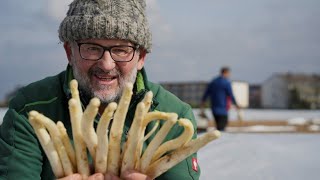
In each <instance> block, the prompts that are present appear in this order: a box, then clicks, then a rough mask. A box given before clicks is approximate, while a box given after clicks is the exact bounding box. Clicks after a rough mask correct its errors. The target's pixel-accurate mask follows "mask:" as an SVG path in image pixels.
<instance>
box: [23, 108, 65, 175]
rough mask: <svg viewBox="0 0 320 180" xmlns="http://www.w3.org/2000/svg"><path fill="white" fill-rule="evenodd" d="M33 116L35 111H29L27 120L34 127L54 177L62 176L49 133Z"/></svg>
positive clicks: (58, 159) (60, 166)
mask: <svg viewBox="0 0 320 180" xmlns="http://www.w3.org/2000/svg"><path fill="white" fill-rule="evenodd" d="M35 116H36V114H35V112H34V111H31V112H30V113H29V122H30V124H31V125H32V127H33V129H34V131H35V133H36V135H37V137H38V140H39V142H40V144H41V146H42V148H43V150H44V152H45V154H46V155H47V158H48V160H49V163H50V165H51V167H52V171H53V173H54V175H55V177H56V178H61V177H64V172H63V168H62V164H61V161H60V157H59V155H58V152H57V150H56V148H55V147H54V144H53V142H52V141H51V138H50V135H49V133H48V132H47V130H46V129H45V127H44V126H43V125H42V124H39V123H38V122H37V121H36V119H35Z"/></svg>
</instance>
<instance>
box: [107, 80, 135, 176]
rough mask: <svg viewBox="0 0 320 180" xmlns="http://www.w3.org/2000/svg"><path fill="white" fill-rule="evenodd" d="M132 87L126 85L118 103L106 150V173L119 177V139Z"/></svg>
mask: <svg viewBox="0 0 320 180" xmlns="http://www.w3.org/2000/svg"><path fill="white" fill-rule="evenodd" d="M132 88H133V85H132V84H131V83H127V84H126V86H125V88H124V90H123V93H122V97H121V99H120V102H119V104H118V109H117V110H116V112H115V114H114V119H113V122H112V126H111V131H110V137H109V147H108V148H109V149H108V165H107V172H111V173H112V174H114V175H116V176H119V174H120V164H121V162H120V161H121V147H120V145H121V137H122V133H123V126H124V121H125V119H126V115H127V112H128V108H129V104H130V101H131V96H132Z"/></svg>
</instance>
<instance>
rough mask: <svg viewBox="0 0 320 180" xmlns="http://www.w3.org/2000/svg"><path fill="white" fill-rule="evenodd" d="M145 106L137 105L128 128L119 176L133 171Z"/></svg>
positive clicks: (142, 104)
mask: <svg viewBox="0 0 320 180" xmlns="http://www.w3.org/2000/svg"><path fill="white" fill-rule="evenodd" d="M145 112H146V110H145V105H144V103H143V102H140V103H139V104H138V105H137V109H136V112H135V115H134V118H133V122H132V125H131V127H130V130H129V133H128V138H127V141H126V144H125V147H124V151H123V158H122V165H121V175H120V177H122V176H123V173H124V172H125V171H127V170H133V169H134V166H135V158H136V157H135V153H136V149H137V145H138V140H139V139H138V134H139V133H140V132H141V129H142V121H143V117H144V114H145Z"/></svg>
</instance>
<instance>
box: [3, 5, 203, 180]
mask: <svg viewBox="0 0 320 180" xmlns="http://www.w3.org/2000/svg"><path fill="white" fill-rule="evenodd" d="M145 8H146V3H145V1H144V0H74V1H73V2H72V3H71V4H70V8H69V11H68V13H67V16H66V17H65V19H64V20H63V21H62V22H61V25H60V28H59V38H60V40H61V41H62V42H63V44H64V49H65V52H66V56H67V59H68V66H67V69H66V70H65V71H63V72H61V73H59V74H58V75H56V76H52V77H47V78H45V79H42V80H40V81H37V82H34V83H32V84H30V85H28V86H26V87H24V88H22V89H21V90H20V91H19V92H18V93H17V95H16V96H15V97H14V98H13V99H12V100H11V102H10V105H9V110H8V111H7V113H6V115H5V117H4V120H3V124H2V125H1V126H0V179H32V180H34V179H55V177H54V174H53V172H52V169H51V167H50V163H49V160H48V158H47V157H46V155H45V153H44V151H43V149H42V147H41V145H40V143H39V141H38V140H37V137H36V135H35V132H34V130H33V128H32V127H31V125H30V124H29V122H28V119H27V117H28V113H29V112H30V111H31V110H37V111H39V112H41V113H43V114H45V115H46V116H48V117H49V118H50V119H52V120H54V121H58V120H60V121H62V122H63V124H64V125H65V126H66V129H67V132H68V134H69V137H70V139H71V140H72V134H71V133H72V132H71V124H70V117H69V112H68V100H69V99H70V87H69V82H70V81H71V80H72V79H76V80H77V81H78V82H79V90H80V98H81V102H82V105H83V107H86V105H87V104H88V103H89V100H90V99H91V98H92V97H97V98H99V99H100V101H101V106H100V110H99V113H100V114H101V113H102V111H103V110H104V108H105V107H106V106H107V105H108V104H109V103H110V102H113V101H115V102H118V100H119V98H120V97H121V94H122V91H123V88H124V84H125V83H126V82H132V83H134V89H133V91H134V92H133V97H132V101H131V104H130V108H129V111H128V114H127V118H126V122H125V127H124V129H129V128H130V125H131V122H132V118H133V114H134V111H135V107H136V105H137V103H138V102H140V101H141V99H142V98H143V97H144V94H145V93H146V92H147V91H152V92H153V94H154V97H153V101H152V102H153V103H152V105H151V111H155V110H157V111H163V112H175V113H177V114H178V116H179V117H181V118H182V117H183V118H188V119H190V120H191V121H192V123H193V126H194V128H196V127H197V126H196V123H195V120H194V115H193V113H192V109H191V107H190V106H189V105H187V104H185V103H183V102H182V101H180V100H179V99H178V98H176V97H175V96H173V95H172V94H171V93H169V92H168V91H166V90H164V89H163V88H162V87H161V86H160V85H158V84H155V83H152V82H150V81H148V79H147V75H146V71H145V69H144V62H145V60H146V56H147V53H149V52H150V51H151V33H150V31H149V26H148V22H147V18H146V14H145ZM98 121H99V117H97V119H96V121H95V122H98ZM153 125H154V123H150V124H149V125H148V127H147V131H150V130H151V129H152V127H153ZM182 131H183V128H181V127H178V126H177V125H176V126H174V127H173V128H172V130H171V131H170V132H169V134H168V136H167V138H166V140H170V139H173V138H176V137H178V136H179V135H180V134H181V133H182ZM124 132H126V131H124ZM193 138H196V133H195V134H194V135H193ZM149 142H150V141H147V144H148V143H149ZM196 158H197V154H196V153H195V154H192V155H191V156H189V157H188V158H186V159H185V160H183V161H182V162H180V163H179V164H177V165H176V166H174V167H173V168H171V169H170V170H168V171H167V172H166V173H164V174H162V175H161V176H159V177H158V178H157V179H184V180H186V179H193V180H194V179H198V178H199V176H200V168H199V167H198V164H197V162H196ZM125 174H126V175H125V176H124V177H123V178H125V179H150V178H149V177H147V176H146V175H144V174H142V173H140V172H137V171H135V170H134V169H132V170H130V171H128V172H127V173H125ZM62 179H81V176H80V175H79V174H74V175H71V176H67V177H64V178H62ZM89 179H119V177H116V176H114V175H112V174H93V175H92V176H90V177H89Z"/></svg>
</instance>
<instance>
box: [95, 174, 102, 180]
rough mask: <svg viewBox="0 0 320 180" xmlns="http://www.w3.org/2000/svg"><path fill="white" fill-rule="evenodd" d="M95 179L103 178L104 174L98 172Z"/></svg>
mask: <svg viewBox="0 0 320 180" xmlns="http://www.w3.org/2000/svg"><path fill="white" fill-rule="evenodd" d="M94 178H95V179H97V180H103V175H102V174H97V175H95V176H94Z"/></svg>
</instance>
